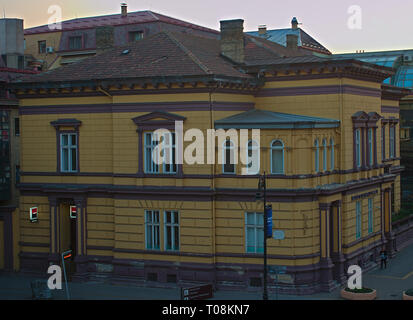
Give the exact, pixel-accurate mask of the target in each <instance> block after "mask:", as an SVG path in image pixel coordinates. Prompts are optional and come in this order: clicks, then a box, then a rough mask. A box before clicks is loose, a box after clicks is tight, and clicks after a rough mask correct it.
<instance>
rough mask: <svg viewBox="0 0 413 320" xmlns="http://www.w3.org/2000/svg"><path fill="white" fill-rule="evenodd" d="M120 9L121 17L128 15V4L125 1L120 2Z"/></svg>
mask: <svg viewBox="0 0 413 320" xmlns="http://www.w3.org/2000/svg"><path fill="white" fill-rule="evenodd" d="M120 10H121V12H122V18H123V17H127V16H128V5H127V4H126V3H121V4H120Z"/></svg>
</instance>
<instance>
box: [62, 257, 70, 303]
mask: <svg viewBox="0 0 413 320" xmlns="http://www.w3.org/2000/svg"><path fill="white" fill-rule="evenodd" d="M64 255H65V252H64V253H62V264H63V273H64V275H65V285H66V297H67V300H70V295H69V287H68V286H67V276H66V267H65V258H64Z"/></svg>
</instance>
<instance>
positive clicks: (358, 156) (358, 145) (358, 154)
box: [355, 129, 361, 168]
mask: <svg viewBox="0 0 413 320" xmlns="http://www.w3.org/2000/svg"><path fill="white" fill-rule="evenodd" d="M360 137H361V135H360V129H357V130H356V150H355V151H356V166H357V168H360V167H361V140H360Z"/></svg>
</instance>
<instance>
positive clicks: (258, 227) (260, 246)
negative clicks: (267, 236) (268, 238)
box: [245, 212, 264, 253]
mask: <svg viewBox="0 0 413 320" xmlns="http://www.w3.org/2000/svg"><path fill="white" fill-rule="evenodd" d="M248 215H254V219H253V220H254V224H248ZM259 216H262V222H263V223H262V224H259V223H258V220H259V219H258V217H259ZM248 229H253V230H254V243H253V244H250V243H249V242H248ZM260 232H262V237H264V213H263V212H245V252H246V253H264V241H262V243H260V241H259V233H260ZM250 247H254V251H248V248H250Z"/></svg>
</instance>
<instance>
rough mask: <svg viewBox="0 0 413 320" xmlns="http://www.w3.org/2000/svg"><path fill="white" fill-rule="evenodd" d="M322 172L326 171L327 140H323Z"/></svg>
mask: <svg viewBox="0 0 413 320" xmlns="http://www.w3.org/2000/svg"><path fill="white" fill-rule="evenodd" d="M323 171H324V172H326V171H327V139H323Z"/></svg>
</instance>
